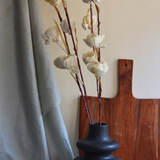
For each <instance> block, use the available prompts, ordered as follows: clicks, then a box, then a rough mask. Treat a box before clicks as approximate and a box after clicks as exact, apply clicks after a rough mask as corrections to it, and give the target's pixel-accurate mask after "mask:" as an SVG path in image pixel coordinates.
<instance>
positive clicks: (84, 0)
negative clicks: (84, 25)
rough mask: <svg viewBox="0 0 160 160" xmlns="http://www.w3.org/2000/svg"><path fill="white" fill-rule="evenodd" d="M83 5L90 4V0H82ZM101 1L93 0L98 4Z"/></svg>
mask: <svg viewBox="0 0 160 160" xmlns="http://www.w3.org/2000/svg"><path fill="white" fill-rule="evenodd" d="M82 1H83V2H84V3H91V2H92V0H82ZM100 1H101V0H94V2H96V3H98V2H100Z"/></svg>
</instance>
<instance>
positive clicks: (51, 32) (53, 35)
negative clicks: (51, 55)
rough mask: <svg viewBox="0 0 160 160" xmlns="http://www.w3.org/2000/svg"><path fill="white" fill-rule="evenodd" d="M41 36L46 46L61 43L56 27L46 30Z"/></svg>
mask: <svg viewBox="0 0 160 160" xmlns="http://www.w3.org/2000/svg"><path fill="white" fill-rule="evenodd" d="M41 36H42V38H43V39H44V40H45V44H46V45H51V44H52V43H53V42H59V41H61V36H60V33H59V31H58V29H57V27H56V26H54V27H51V28H48V29H47V30H46V31H45V32H44V33H43V34H42V35H41Z"/></svg>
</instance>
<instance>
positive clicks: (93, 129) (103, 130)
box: [86, 123, 110, 139]
mask: <svg viewBox="0 0 160 160" xmlns="http://www.w3.org/2000/svg"><path fill="white" fill-rule="evenodd" d="M102 137H103V139H110V137H109V134H108V125H107V124H105V123H102V125H101V126H100V125H99V124H98V123H94V124H90V125H89V130H88V135H87V137H86V138H87V139H88V138H89V139H102Z"/></svg>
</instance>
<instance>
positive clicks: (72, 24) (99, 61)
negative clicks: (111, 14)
mask: <svg viewBox="0 0 160 160" xmlns="http://www.w3.org/2000/svg"><path fill="white" fill-rule="evenodd" d="M45 1H46V2H48V3H49V4H51V5H52V6H53V7H54V8H55V10H56V12H57V15H58V17H59V21H60V23H58V22H56V21H55V20H54V22H55V26H53V27H51V28H49V29H47V30H46V31H45V32H44V33H43V34H42V35H41V36H42V38H43V39H44V40H45V44H46V45H51V44H52V43H57V44H58V45H59V46H60V47H61V45H60V44H59V42H60V41H62V42H63V45H64V47H65V49H64V48H63V47H61V49H62V50H63V51H64V52H65V55H61V56H59V57H57V58H56V59H55V60H54V65H55V66H56V67H57V68H60V69H66V70H69V73H70V74H71V76H72V77H73V78H74V80H75V82H76V83H77V85H78V87H79V90H80V93H81V95H82V98H83V102H84V105H85V108H86V112H87V116H88V119H89V123H90V124H93V119H92V115H91V111H90V106H89V102H88V98H87V91H86V87H85V82H84V78H83V74H82V70H81V65H80V60H79V56H78V38H77V30H76V20H75V18H71V17H70V16H69V13H68V10H67V2H66V0H45ZM82 1H83V2H84V3H86V4H87V5H89V9H88V11H87V15H86V16H85V17H84V18H83V19H82V24H81V26H82V28H83V29H84V30H87V29H88V30H91V33H90V34H89V35H88V36H86V38H85V39H83V40H84V42H85V44H86V45H88V46H89V47H90V48H92V49H91V50H90V51H88V52H87V53H85V54H83V55H82V59H83V62H84V63H85V65H86V67H87V69H88V70H89V71H90V72H91V73H93V74H94V75H95V78H96V83H97V95H98V102H99V125H101V124H102V123H101V94H102V84H101V77H102V76H103V75H104V74H105V73H106V72H107V71H108V65H107V63H106V62H105V61H104V59H103V57H102V56H101V48H105V47H106V45H105V44H101V42H102V41H103V40H104V39H105V35H104V34H103V35H101V34H100V24H101V22H100V8H99V6H98V3H99V2H100V1H101V0H82ZM61 2H62V5H63V8H64V11H65V15H66V19H62V16H61V13H60V11H59V9H58V5H59V4H60V3H61ZM93 5H94V6H95V8H96V11H97V15H93V13H92V7H93ZM95 24H97V31H94V30H93V25H95ZM66 34H69V35H70V36H71V39H72V43H73V48H74V54H71V52H70V46H69V44H68V40H67V36H66Z"/></svg>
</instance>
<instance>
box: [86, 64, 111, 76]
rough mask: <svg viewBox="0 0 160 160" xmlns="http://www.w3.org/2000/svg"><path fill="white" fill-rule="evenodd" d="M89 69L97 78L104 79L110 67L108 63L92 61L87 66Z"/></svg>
mask: <svg viewBox="0 0 160 160" xmlns="http://www.w3.org/2000/svg"><path fill="white" fill-rule="evenodd" d="M87 68H88V70H89V71H90V72H92V73H94V74H95V76H97V77H102V76H103V75H104V74H105V73H106V72H107V71H108V65H107V63H106V62H98V61H91V62H90V63H88V64H87Z"/></svg>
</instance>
